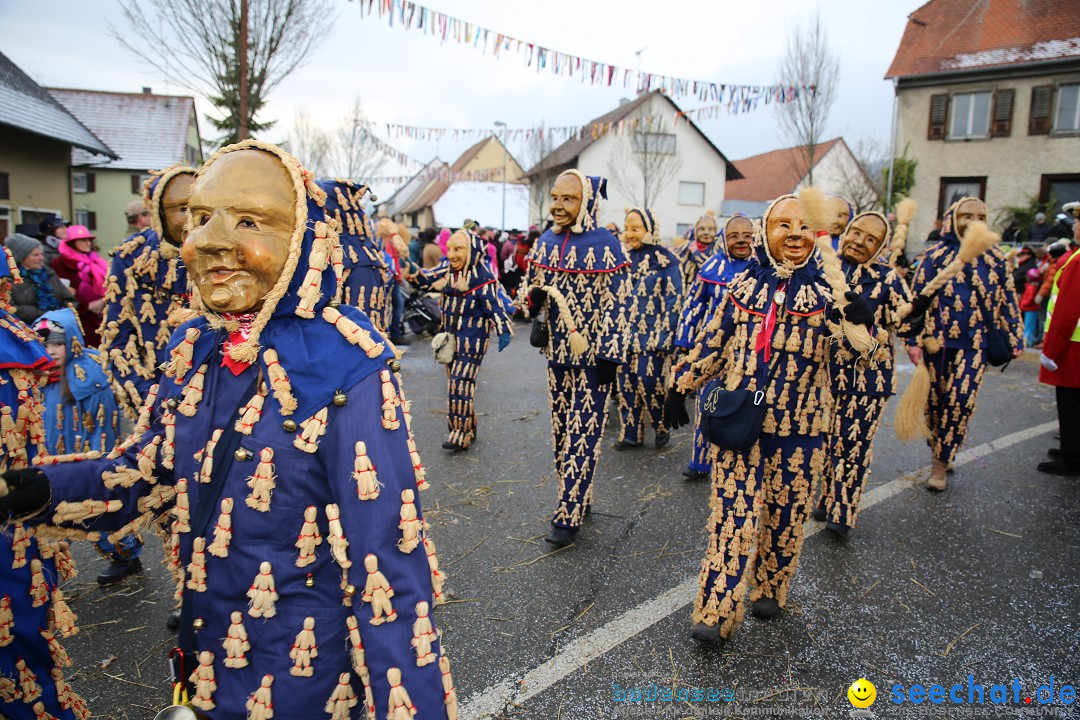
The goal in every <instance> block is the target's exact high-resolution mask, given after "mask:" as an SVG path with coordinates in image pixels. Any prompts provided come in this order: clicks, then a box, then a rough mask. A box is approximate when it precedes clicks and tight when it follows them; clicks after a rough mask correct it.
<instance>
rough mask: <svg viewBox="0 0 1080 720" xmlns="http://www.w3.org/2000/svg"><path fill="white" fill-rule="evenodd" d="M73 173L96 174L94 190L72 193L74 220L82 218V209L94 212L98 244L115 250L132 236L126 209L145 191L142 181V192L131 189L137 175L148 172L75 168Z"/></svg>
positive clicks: (95, 233) (140, 185)
mask: <svg viewBox="0 0 1080 720" xmlns="http://www.w3.org/2000/svg"><path fill="white" fill-rule="evenodd" d="M71 171H72V173H73V174H74V173H83V172H85V173H93V174H94V192H86V193H78V192H75V191H74V185H73V186H72V192H71V213H72V217H71V218H70V219H71V221H72V222H76V221H77V220H79V219H82V218H81V217H80V211H85V212H87V213H94V216H93V220H94V221H95V222H94V227H93V228H91V232H93V233H94V235H96V236H97V244H98V245H99V246H100V248H101V251H102V252H103V253H104V252H107V251H109V250H112V249H113V248H115V247H116V246H117V245H119V244H120V243H121V242H123V241H124V238H125V237H127V235H128V224H127V218H126V217H125V216H124V210H125V208H126V207H127V205H128V203H130V202H131V201H132V200H138V199H139V198H140V197H141V194H142V184H141V183H139V184H138V186H139V192H138V193H134V192H132V191H131V187H132V181H131V178H132V176H133V175H145V174H146V173H141V172H139V171H138V170H112V169H109V170H107V169H102V168H97V169H95V168H92V167H75V168H72V170H71Z"/></svg>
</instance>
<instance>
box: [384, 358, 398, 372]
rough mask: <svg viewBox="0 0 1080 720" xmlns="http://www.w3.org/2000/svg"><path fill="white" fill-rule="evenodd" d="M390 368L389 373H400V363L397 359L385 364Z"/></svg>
mask: <svg viewBox="0 0 1080 720" xmlns="http://www.w3.org/2000/svg"><path fill="white" fill-rule="evenodd" d="M386 364H387V365H389V366H390V372H395V373H396V372H401V361H400V360H398V359H397V358H393V359H391V360H388V361H387V362H386Z"/></svg>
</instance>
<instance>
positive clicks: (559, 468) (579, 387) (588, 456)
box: [548, 363, 611, 528]
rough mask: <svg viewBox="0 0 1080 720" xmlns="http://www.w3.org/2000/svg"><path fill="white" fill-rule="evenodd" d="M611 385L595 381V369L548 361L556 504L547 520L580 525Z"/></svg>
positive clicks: (588, 501)
mask: <svg viewBox="0 0 1080 720" xmlns="http://www.w3.org/2000/svg"><path fill="white" fill-rule="evenodd" d="M610 394H611V386H610V385H600V384H599V383H597V381H596V368H591V367H590V368H570V367H563V366H559V365H553V364H550V363H549V364H548V398H549V400H550V403H551V440H552V447H553V449H554V451H555V477H556V479H557V480H558V481H559V506H558V508H557V509H556V510H555V515H554V516H553V517H552V519H551V522H552V524H553V525H556V526H558V527H574V528H576V527H581V523H582V521H583V520H584V519H585V512H586V510H588V508H589V505H590V504H591V503H592V496H593V491H592V481H593V475H594V474H595V473H596V463H597V462H598V461H599V460H600V439H601V437H602V436H603V434H604V425H605V424H606V423H607V413H608V410H607V404H608V396H609V395H610Z"/></svg>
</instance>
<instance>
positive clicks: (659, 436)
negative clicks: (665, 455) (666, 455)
mask: <svg viewBox="0 0 1080 720" xmlns="http://www.w3.org/2000/svg"><path fill="white" fill-rule="evenodd" d="M670 441H671V435H669V434H667V433H666V432H658V433H656V449H657V450H659V449H660V448H662V447H664V446H665V445H667V444H668V443H669V442H670Z"/></svg>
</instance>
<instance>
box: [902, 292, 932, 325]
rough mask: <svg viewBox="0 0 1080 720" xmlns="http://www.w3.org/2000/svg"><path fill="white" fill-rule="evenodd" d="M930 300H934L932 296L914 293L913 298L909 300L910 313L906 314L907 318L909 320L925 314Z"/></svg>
mask: <svg viewBox="0 0 1080 720" xmlns="http://www.w3.org/2000/svg"><path fill="white" fill-rule="evenodd" d="M932 302H934V298H932V297H930V296H928V295H916V296H915V299H914V300H912V301H911V314H910V315H908V316H907V320H908V321H909V322H911V321H913V320H915V319H916V318H921V317H922V316H924V315H926V311H927V310H929V309H930V303H932Z"/></svg>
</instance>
